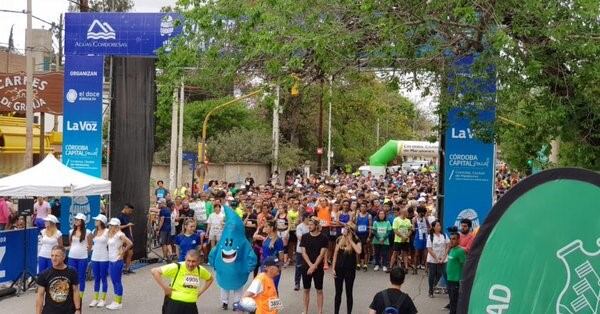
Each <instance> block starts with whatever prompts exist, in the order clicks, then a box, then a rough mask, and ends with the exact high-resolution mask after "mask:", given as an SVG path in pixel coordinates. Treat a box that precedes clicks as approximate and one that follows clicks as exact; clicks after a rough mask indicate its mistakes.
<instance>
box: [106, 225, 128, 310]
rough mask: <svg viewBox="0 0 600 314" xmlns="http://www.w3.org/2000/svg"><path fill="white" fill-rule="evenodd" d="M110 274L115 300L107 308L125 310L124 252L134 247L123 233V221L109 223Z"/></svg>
mask: <svg viewBox="0 0 600 314" xmlns="http://www.w3.org/2000/svg"><path fill="white" fill-rule="evenodd" d="M108 226H109V230H108V273H109V275H110V281H111V282H112V284H113V290H114V292H115V300H114V301H113V302H112V303H111V304H109V305H107V306H106V308H107V309H109V310H120V309H121V308H123V304H122V301H123V282H122V280H121V277H122V276H123V266H124V263H123V252H127V251H128V250H129V249H131V247H132V246H133V243H132V242H131V240H129V239H128V238H127V236H125V234H124V233H123V232H121V229H120V226H121V221H120V220H119V219H118V218H112V219H111V220H110V222H109V223H108Z"/></svg>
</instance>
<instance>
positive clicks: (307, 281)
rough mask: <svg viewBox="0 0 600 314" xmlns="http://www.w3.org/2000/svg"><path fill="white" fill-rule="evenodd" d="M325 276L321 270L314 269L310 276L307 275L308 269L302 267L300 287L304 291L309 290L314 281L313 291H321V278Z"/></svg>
mask: <svg viewBox="0 0 600 314" xmlns="http://www.w3.org/2000/svg"><path fill="white" fill-rule="evenodd" d="M324 275H325V271H323V268H320V269H316V270H315V271H314V272H313V273H312V274H310V275H309V274H308V268H307V267H303V269H302V285H303V286H304V289H305V290H308V289H310V286H311V283H312V281H313V280H314V282H315V289H317V290H323V276H324Z"/></svg>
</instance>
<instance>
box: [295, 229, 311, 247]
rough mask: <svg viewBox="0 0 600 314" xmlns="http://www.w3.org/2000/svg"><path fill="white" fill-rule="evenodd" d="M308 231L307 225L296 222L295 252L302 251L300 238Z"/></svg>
mask: <svg viewBox="0 0 600 314" xmlns="http://www.w3.org/2000/svg"><path fill="white" fill-rule="evenodd" d="M308 232H309V230H308V226H307V225H306V224H304V223H301V224H298V226H297V227H296V239H298V240H297V241H298V243H296V253H302V250H301V249H300V239H302V236H303V235H305V234H307V233H308Z"/></svg>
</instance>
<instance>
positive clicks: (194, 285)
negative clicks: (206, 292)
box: [183, 275, 200, 289]
mask: <svg viewBox="0 0 600 314" xmlns="http://www.w3.org/2000/svg"><path fill="white" fill-rule="evenodd" d="M199 286H200V279H199V278H198V277H196V276H189V275H188V276H185V277H184V278H183V287H184V288H191V289H198V287H199Z"/></svg>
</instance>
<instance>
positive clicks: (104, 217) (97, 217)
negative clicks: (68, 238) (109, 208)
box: [94, 214, 108, 225]
mask: <svg viewBox="0 0 600 314" xmlns="http://www.w3.org/2000/svg"><path fill="white" fill-rule="evenodd" d="M94 220H100V221H102V223H103V224H105V225H106V222H107V221H108V219H107V218H106V216H104V215H102V214H100V215H98V216H96V217H94Z"/></svg>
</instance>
